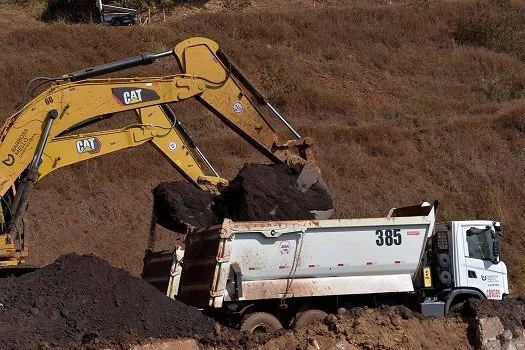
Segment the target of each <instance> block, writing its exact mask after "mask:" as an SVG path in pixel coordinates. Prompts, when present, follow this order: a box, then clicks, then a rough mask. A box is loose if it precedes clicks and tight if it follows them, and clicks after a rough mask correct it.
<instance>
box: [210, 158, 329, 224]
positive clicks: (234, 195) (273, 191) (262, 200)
mask: <svg viewBox="0 0 525 350" xmlns="http://www.w3.org/2000/svg"><path fill="white" fill-rule="evenodd" d="M301 170H302V166H289V165H286V164H272V165H265V164H245V165H244V167H243V168H242V169H241V170H240V171H239V174H238V175H237V176H236V177H235V178H234V179H233V180H232V181H231V182H230V184H229V186H228V187H226V188H225V189H224V190H223V191H221V194H220V196H219V198H217V199H216V200H215V203H216V212H217V214H218V215H219V216H220V217H226V218H230V219H233V220H236V221H250V220H309V219H315V218H316V216H317V215H316V214H317V213H319V212H326V211H331V210H332V209H333V207H334V206H333V202H332V197H331V196H330V193H328V191H327V189H326V187H324V185H322V184H320V183H319V182H316V183H314V184H313V185H312V186H311V187H310V188H308V189H307V190H306V191H304V192H303V191H302V190H301V188H300V187H299V186H298V183H297V180H298V178H299V175H300V174H301Z"/></svg>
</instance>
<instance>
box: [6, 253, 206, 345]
mask: <svg viewBox="0 0 525 350" xmlns="http://www.w3.org/2000/svg"><path fill="white" fill-rule="evenodd" d="M0 303H1V307H0V317H1V319H2V327H1V330H0V338H1V339H2V348H5V349H33V348H37V347H38V346H39V344H40V343H41V342H48V343H55V344H57V345H63V344H67V343H71V342H75V343H86V342H92V341H94V340H95V339H98V338H101V339H114V338H116V337H119V336H121V335H122V334H124V333H127V332H129V331H130V330H133V332H136V334H137V335H138V337H141V338H142V337H156V338H180V337H191V336H196V335H204V334H207V333H209V332H210V331H211V330H212V327H213V321H212V320H211V319H209V318H207V317H205V316H204V315H202V314H201V312H200V311H198V310H197V309H195V308H193V307H189V306H186V305H184V304H182V303H180V302H178V301H175V300H172V299H169V298H168V297H166V296H164V295H163V294H162V293H160V292H159V291H158V290H157V289H155V288H154V287H152V286H150V285H149V284H148V283H146V282H145V281H142V280H140V279H137V278H135V277H132V276H131V275H130V274H129V273H128V272H126V271H124V270H121V269H116V268H113V267H111V266H110V265H109V264H108V263H107V262H105V261H103V260H101V259H99V258H96V257H94V256H91V255H83V256H80V255H75V254H72V255H66V256H62V257H60V258H59V259H57V260H56V261H55V262H54V263H52V264H50V265H48V266H46V267H44V268H42V269H40V270H37V271H35V272H33V273H29V274H26V275H23V276H21V277H17V278H14V277H13V278H4V279H0Z"/></svg>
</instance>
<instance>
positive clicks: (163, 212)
mask: <svg viewBox="0 0 525 350" xmlns="http://www.w3.org/2000/svg"><path fill="white" fill-rule="evenodd" d="M212 201H213V196H212V194H211V193H208V192H206V191H203V190H201V189H199V188H197V187H196V186H194V185H193V184H190V183H189V182H186V181H172V182H162V183H161V184H159V185H158V186H157V187H155V188H154V189H153V208H154V210H153V211H154V213H155V218H156V221H157V223H158V224H160V225H162V226H164V227H166V228H169V229H171V230H173V231H182V232H184V231H185V224H190V225H192V226H195V227H205V226H210V225H214V224H217V223H218V222H219V220H218V218H217V217H216V215H215V213H214V212H213V211H212V209H211V206H212Z"/></svg>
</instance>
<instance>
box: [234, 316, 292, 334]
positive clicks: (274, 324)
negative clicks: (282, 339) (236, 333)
mask: <svg viewBox="0 0 525 350" xmlns="http://www.w3.org/2000/svg"><path fill="white" fill-rule="evenodd" d="M281 328H283V325H282V324H281V322H279V320H278V319H277V318H276V317H275V316H273V315H270V314H269V313H266V312H254V313H252V314H249V315H246V316H245V317H244V318H243V320H242V321H241V331H248V332H250V333H254V332H261V333H267V332H273V331H276V330H278V329H281Z"/></svg>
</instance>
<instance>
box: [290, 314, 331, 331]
mask: <svg viewBox="0 0 525 350" xmlns="http://www.w3.org/2000/svg"><path fill="white" fill-rule="evenodd" d="M326 316H328V314H327V313H326V312H324V311H322V310H316V309H312V310H308V311H305V312H301V313H299V314H297V317H296V318H295V325H294V328H295V329H299V328H302V327H304V326H307V325H309V324H310V323H313V322H318V321H322V320H324V319H325V318H326Z"/></svg>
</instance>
